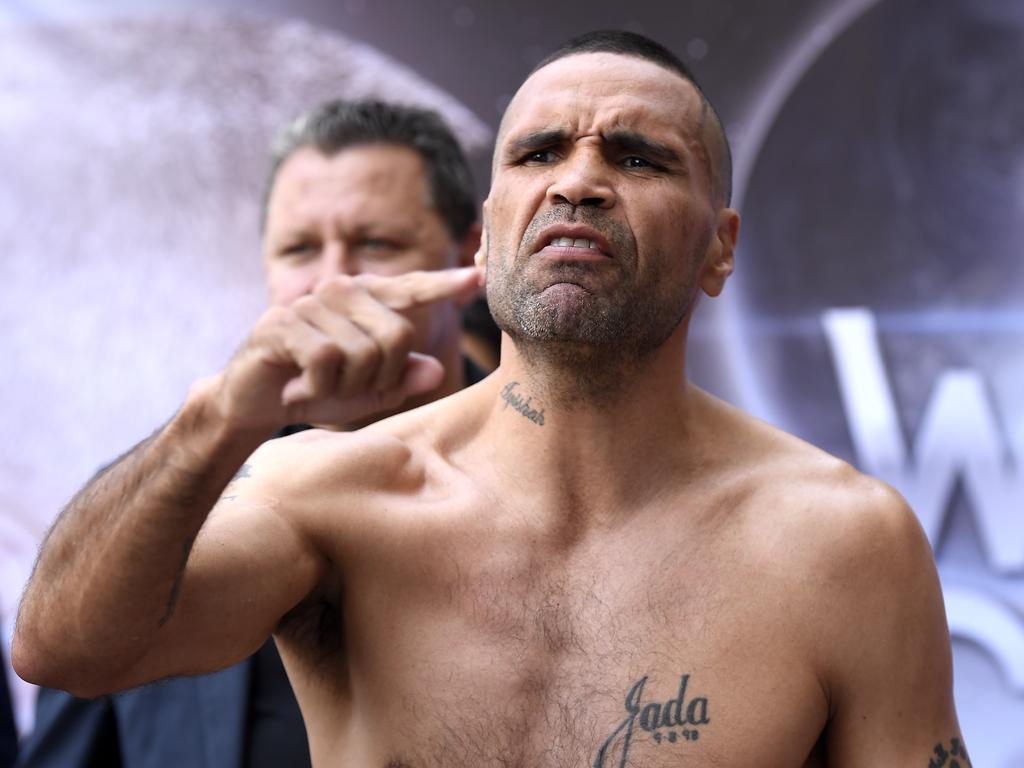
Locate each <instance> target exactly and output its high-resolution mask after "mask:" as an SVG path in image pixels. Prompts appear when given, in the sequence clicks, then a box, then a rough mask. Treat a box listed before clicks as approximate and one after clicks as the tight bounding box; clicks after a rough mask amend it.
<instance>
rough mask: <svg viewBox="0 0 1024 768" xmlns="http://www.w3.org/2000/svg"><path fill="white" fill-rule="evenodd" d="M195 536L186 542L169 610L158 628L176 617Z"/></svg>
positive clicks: (173, 585)
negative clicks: (175, 610)
mask: <svg viewBox="0 0 1024 768" xmlns="http://www.w3.org/2000/svg"><path fill="white" fill-rule="evenodd" d="M195 540H196V537H195V535H192V536H189V537H188V539H186V540H185V546H184V547H183V552H182V556H181V565H179V566H178V575H177V576H175V577H174V584H172V585H171V594H170V596H169V597H168V598H167V608H166V610H165V611H164V615H163V616H161V617H160V621H158V622H157V626H158V627H163V626H164V624H166V623H167V622H168V621H170V619H171V616H173V615H174V608H175V606H177V604H178V595H179V594H180V593H181V582H182V579H184V577H185V564H186V563H188V556H189V554H191V552H192V545H193V544H194V543H195Z"/></svg>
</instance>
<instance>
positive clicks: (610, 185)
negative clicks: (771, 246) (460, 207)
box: [486, 53, 716, 353]
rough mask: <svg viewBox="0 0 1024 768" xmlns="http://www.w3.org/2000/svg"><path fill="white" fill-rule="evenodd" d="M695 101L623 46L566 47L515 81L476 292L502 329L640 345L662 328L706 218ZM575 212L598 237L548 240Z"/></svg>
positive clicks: (693, 263)
mask: <svg viewBox="0 0 1024 768" xmlns="http://www.w3.org/2000/svg"><path fill="white" fill-rule="evenodd" d="M700 114H701V102H700V99H699V96H698V94H697V92H696V90H695V89H694V88H693V87H692V86H691V85H690V84H689V83H688V82H686V81H685V80H683V79H682V78H681V77H679V76H678V75H676V74H675V73H673V72H670V71H668V70H666V69H664V68H662V67H659V66H657V65H655V64H652V63H650V62H647V61H644V60H641V59H637V58H633V57H627V56H620V55H615V54H607V53H588V54H581V55H575V56H569V57H567V58H564V59H561V60H559V61H556V62H553V63H552V64H549V65H548V66H546V67H544V68H543V69H541V70H540V71H538V72H536V73H535V74H534V75H533V76H531V77H530V78H529V79H528V80H527V81H526V83H525V84H524V85H523V87H522V88H521V89H520V91H519V93H518V94H517V95H516V97H515V98H514V99H513V101H512V103H511V105H510V106H509V109H508V112H507V114H506V116H505V119H504V121H503V125H502V132H501V135H500V137H499V139H498V146H497V148H496V155H495V163H494V180H493V184H492V187H491V194H490V197H489V200H488V217H487V222H486V225H487V227H488V234H487V237H488V244H489V245H488V254H487V284H488V301H489V303H490V306H491V308H492V311H493V312H494V315H495V318H496V320H497V321H498V324H499V325H500V326H502V328H503V330H505V331H506V332H508V333H509V334H510V335H511V336H512V337H513V338H528V339H536V340H542V339H548V340H563V341H573V342H584V343H589V344H591V345H594V346H604V345H610V344H615V345H616V346H620V345H621V342H623V341H626V342H629V343H630V345H631V348H633V349H635V350H636V351H637V352H640V353H643V352H644V351H649V350H650V349H653V348H656V347H657V346H659V345H660V344H661V343H663V342H664V341H665V340H666V339H667V338H668V336H669V335H671V333H672V331H673V330H674V329H675V328H676V327H677V326H678V324H679V322H680V320H681V319H682V318H683V316H684V314H685V312H686V311H687V309H688V308H689V307H690V306H691V304H692V301H693V297H694V295H695V287H696V282H697V273H698V272H699V270H700V267H701V265H702V263H703V257H704V253H705V250H706V248H707V246H708V243H709V242H710V239H711V236H712V233H713V232H714V229H715V221H716V212H715V208H714V205H713V204H712V201H711V195H710V185H709V179H708V172H707V166H706V163H705V161H704V158H703V150H702V147H701V145H700V141H699V136H700V127H699V125H700V124H699V121H700ZM574 225H575V226H584V227H585V228H587V229H588V230H590V231H592V232H593V233H594V235H595V237H594V238H591V239H601V240H602V241H603V242H604V244H605V245H604V246H600V247H599V248H598V251H599V252H597V253H595V252H594V250H593V249H588V248H586V247H561V246H557V245H553V244H552V242H551V238H552V235H553V232H552V228H553V227H554V228H557V227H559V226H570V227H572V226H574ZM583 236H584V237H586V235H585V234H584V235H583ZM605 251H607V252H605Z"/></svg>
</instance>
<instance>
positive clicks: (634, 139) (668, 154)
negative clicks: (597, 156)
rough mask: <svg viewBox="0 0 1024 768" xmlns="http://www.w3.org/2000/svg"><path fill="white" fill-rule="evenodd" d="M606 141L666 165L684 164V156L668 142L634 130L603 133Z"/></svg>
mask: <svg viewBox="0 0 1024 768" xmlns="http://www.w3.org/2000/svg"><path fill="white" fill-rule="evenodd" d="M603 138H604V141H605V143H607V144H610V145H611V146H613V147H615V148H617V149H619V150H622V151H625V152H636V153H637V154H638V155H643V156H644V157H646V158H648V159H650V160H654V161H655V162H659V163H663V164H665V165H683V158H682V157H680V156H679V153H678V152H676V151H675V150H674V149H672V148H671V147H670V146H668V145H667V144H662V143H661V142H660V141H654V140H653V139H649V138H647V137H646V136H641V135H640V134H639V133H634V132H633V131H623V130H617V131H609V132H608V133H605V134H604V135H603Z"/></svg>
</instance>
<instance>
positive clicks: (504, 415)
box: [484, 329, 709, 507]
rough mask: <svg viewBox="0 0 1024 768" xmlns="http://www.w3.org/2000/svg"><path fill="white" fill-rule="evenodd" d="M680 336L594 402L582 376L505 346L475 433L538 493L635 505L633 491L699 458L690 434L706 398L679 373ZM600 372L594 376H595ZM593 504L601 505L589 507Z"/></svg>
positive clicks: (629, 369)
mask: <svg viewBox="0 0 1024 768" xmlns="http://www.w3.org/2000/svg"><path fill="white" fill-rule="evenodd" d="M684 345H685V329H681V331H680V334H679V335H678V336H677V335H676V334H674V335H673V338H672V339H670V340H669V341H668V342H666V344H665V345H663V347H662V348H660V349H659V350H658V351H657V352H656V353H655V354H653V355H651V356H650V357H649V358H648V359H646V360H641V361H636V362H635V363H630V364H628V365H626V366H625V367H624V368H623V369H622V370H621V373H622V376H623V377H624V378H623V379H622V380H620V381H618V382H617V383H615V386H614V387H612V386H610V382H603V384H602V386H603V389H602V391H601V393H600V394H599V396H592V395H593V393H592V392H589V391H587V389H586V387H585V386H582V387H581V389H580V390H579V392H577V393H574V392H573V391H572V390H571V389H570V387H571V386H573V385H574V383H575V382H578V381H580V380H582V379H584V378H585V377H586V376H587V371H585V370H584V371H565V370H562V369H560V368H559V367H558V366H556V365H552V364H550V361H547V362H545V361H540V362H539V361H538V360H537V358H536V356H524V355H521V354H519V353H518V351H517V350H516V349H515V348H514V347H513V346H512V345H511V344H510V343H508V342H507V340H506V345H505V347H503V349H502V364H501V366H500V367H499V368H498V370H497V372H496V373H495V374H494V375H493V376H492V378H491V380H492V381H494V382H495V384H494V386H493V387H490V388H489V390H490V393H491V394H490V396H491V397H494V398H495V399H494V402H493V404H492V406H491V411H490V416H489V417H488V419H487V423H486V425H485V426H484V431H485V432H487V431H490V430H493V432H492V434H491V436H490V444H491V446H492V450H493V452H494V458H495V459H496V460H497V463H499V464H500V466H509V467H515V471H516V473H517V474H519V475H520V476H522V477H530V478H531V483H532V484H533V485H534V487H535V489H536V490H537V492H538V494H539V495H540V496H544V495H550V494H554V495H558V494H563V493H564V494H568V495H570V496H572V497H573V498H578V499H584V500H585V499H588V498H590V499H593V500H595V501H596V503H598V504H600V505H606V504H607V505H610V506H612V507H614V506H615V505H616V504H618V503H619V502H620V501H621V502H626V501H627V500H629V499H635V498H636V495H637V487H638V485H640V486H642V485H644V484H645V483H646V481H647V480H648V479H653V478H654V477H655V476H657V475H659V474H661V473H664V472H667V471H671V472H674V473H678V472H681V471H682V472H685V471H686V467H687V466H689V465H693V466H696V465H697V464H698V463H699V462H700V461H701V455H702V453H701V452H702V446H701V445H694V444H693V443H692V442H691V441H689V440H688V438H687V435H688V434H692V433H693V432H694V431H695V427H694V422H695V419H697V418H699V417H700V414H701V412H702V411H703V410H704V406H705V405H706V404H707V403H708V401H709V398H708V397H707V396H706V395H704V394H703V393H701V392H700V391H699V390H698V389H696V388H695V387H693V386H691V385H689V384H688V383H687V381H686V376H685V370H684V365H685V346H684ZM603 373H604V372H601V371H595V372H594V374H595V375H598V374H603ZM597 500H600V501H597Z"/></svg>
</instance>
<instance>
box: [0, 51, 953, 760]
mask: <svg viewBox="0 0 1024 768" xmlns="http://www.w3.org/2000/svg"><path fill="white" fill-rule="evenodd" d="M728 190H729V181H728V154H727V147H726V145H725V138H724V135H723V134H722V131H721V126H720V123H719V122H718V119H717V117H716V116H715V114H714V112H713V111H712V110H711V108H710V106H709V105H708V103H707V101H706V100H705V99H704V97H703V96H702V95H701V93H700V92H699V91H698V90H697V88H696V86H695V85H694V83H693V81H692V79H691V78H690V77H689V76H688V75H687V74H686V73H685V69H684V68H683V66H682V65H681V64H680V63H679V62H678V60H676V59H675V58H674V57H672V56H671V54H669V53H668V52H667V51H665V50H664V49H662V48H661V47H660V46H657V45H656V44H653V43H651V42H650V41H648V40H646V39H645V38H641V37H638V36H634V35H630V34H626V33H598V34H596V35H592V36H584V37H583V38H579V39H577V40H576V41H573V42H572V43H570V44H568V45H567V46H566V47H565V48H563V49H561V50H560V51H558V52H556V53H555V54H553V56H552V57H549V59H548V60H546V62H545V63H544V64H543V65H542V66H540V67H539V68H538V69H537V70H536V71H535V72H534V73H533V74H532V75H531V76H530V77H529V78H528V79H527V81H526V82H525V83H524V85H523V86H522V88H521V89H520V90H519V92H518V93H517V95H516V96H515V98H514V99H513V100H512V103H511V104H510V105H509V108H508V111H507V113H506V115H505V117H504V120H503V122H502V126H501V130H500V132H499V138H498V145H497V148H496V153H495V161H494V176H493V185H492V188H491V193H490V196H489V198H488V202H487V205H486V210H485V214H486V215H485V239H486V240H487V244H486V245H485V246H484V247H483V248H482V250H481V252H480V254H479V261H480V263H481V264H482V266H483V268H484V269H485V270H486V284H487V293H488V299H489V302H490V304H491V307H492V310H493V311H494V313H495V316H496V319H497V321H498V323H499V325H500V326H501V327H502V330H503V331H504V334H505V336H504V345H503V348H502V356H501V366H500V368H499V369H498V371H497V372H496V373H494V374H492V375H491V376H490V377H489V378H487V379H486V380H484V381H483V382H481V383H480V384H477V385H476V386H474V387H471V388H470V389H467V390H464V391H463V392H462V393H459V394H456V395H453V396H451V397H449V398H447V399H444V400H441V401H438V402H436V403H433V404H431V405H428V406H425V407H424V408H421V409H418V410H416V411H412V412H407V413H405V414H402V415H399V416H396V417H394V418H392V419H388V420H385V421H383V422H378V423H377V424H375V425H373V426H371V427H368V428H367V429H364V430H361V431H359V432H356V433H350V434H334V433H325V432H317V433H304V434H300V435H297V436H294V437H292V438H287V439H284V440H277V441H273V442H271V443H268V444H266V445H264V446H262V447H260V448H259V450H258V451H256V453H255V454H253V455H252V457H251V458H249V459H248V461H247V462H246V471H245V472H244V473H243V474H244V478H239V479H236V480H235V481H234V482H230V480H231V478H232V476H233V475H234V474H235V473H236V472H237V470H238V468H239V467H240V466H241V465H242V464H243V462H244V461H246V457H247V456H248V455H249V453H250V452H251V451H253V450H254V449H255V448H256V446H257V445H259V443H260V442H261V441H262V440H263V439H264V438H265V437H266V435H267V434H268V433H269V432H270V431H271V430H272V429H273V427H274V425H276V424H278V423H280V422H283V421H296V420H311V421H323V420H324V419H327V418H334V419H341V420H350V419H351V418H353V416H354V415H355V414H360V413H364V412H366V411H368V410H369V409H372V408H375V407H380V406H386V405H389V404H391V403H392V402H394V400H396V399H397V398H399V397H400V396H401V395H402V394H403V392H405V391H409V390H410V389H413V390H415V389H418V388H419V387H422V386H426V385H427V384H428V383H430V382H431V381H432V380H433V379H434V378H436V376H437V375H438V373H437V370H436V367H435V366H433V365H432V364H431V363H430V362H429V361H424V360H423V359H419V358H417V359H414V360H410V359H409V357H408V355H407V354H406V349H407V347H406V346H403V345H401V344H397V343H395V341H394V340H393V339H392V337H391V336H390V335H387V334H382V333H378V332H377V331H375V330H372V329H376V328H386V327H388V325H387V323H386V322H384V320H385V319H386V318H389V317H391V316H392V314H394V312H395V311H396V310H402V309H405V308H406V307H408V306H410V305H413V304H418V303H422V302H430V301H432V300H434V299H437V298H439V297H440V296H442V295H448V294H451V293H453V292H457V291H459V290H460V289H462V288H463V287H464V286H463V285H462V283H461V282H460V281H461V280H462V279H463V278H462V276H461V275H460V274H459V273H452V272H440V273H435V274H432V275H431V274H420V275H417V276H415V278H412V279H410V278H397V279H395V280H384V279H380V280H373V281H367V282H364V283H359V282H356V281H353V284H352V285H351V286H350V287H346V288H344V289H340V288H339V289H332V291H330V292H319V293H318V294H317V295H316V296H315V297H314V298H312V299H310V300H309V301H308V302H304V303H303V304H302V305H301V306H300V307H299V308H298V309H296V310H295V311H294V312H291V313H283V314H281V315H280V317H278V318H274V319H273V322H268V323H267V324H266V325H265V326H263V327H261V328H258V329H257V330H256V331H255V333H254V334H253V336H252V338H251V339H250V340H249V342H248V343H247V345H246V346H245V347H244V348H243V349H242V351H241V352H240V353H239V354H238V355H237V356H236V357H235V358H234V359H233V360H232V361H231V363H230V364H229V365H228V367H227V368H226V369H225V371H224V372H222V373H221V374H219V375H217V376H215V377H213V378H211V379H209V380H205V381H202V382H200V383H198V384H197V385H196V386H195V387H194V388H193V390H192V391H191V392H190V393H189V396H188V398H187V399H186V401H185V404H184V405H183V406H182V408H181V410H180V411H179V412H178V414H177V415H175V416H174V417H173V418H172V420H171V421H170V423H169V424H168V426H167V427H166V428H165V429H164V430H163V431H162V432H161V433H159V434H157V435H156V436H155V437H154V438H152V439H151V440H150V441H148V442H147V443H145V444H143V445H142V446H141V447H140V448H138V449H136V450H135V451H134V452H133V453H132V454H130V455H129V456H128V457H127V458H126V459H125V460H124V461H123V462H122V463H121V464H120V465H118V466H117V467H115V468H114V469H112V470H111V471H110V472H109V473H107V474H106V475H105V476H103V477H101V478H100V479H99V480H98V481H97V482H95V483H93V484H92V485H91V486H89V487H87V488H86V489H84V490H83V491H82V492H81V493H80V494H79V496H78V497H76V499H75V500H74V501H73V502H72V504H71V506H70V508H69V510H68V511H67V512H66V513H65V515H64V517H63V519H62V520H61V522H60V523H59V524H58V525H57V526H56V527H55V528H54V530H53V532H52V533H51V535H50V538H49V540H48V541H47V543H46V545H45V546H44V548H43V550H42V552H41V555H40V559H39V563H38V565H37V568H36V572H35V575H34V577H33V580H32V582H31V584H30V586H29V588H28V591H27V592H26V596H25V599H24V602H23V605H22V609H21V615H20V618H19V623H18V628H17V632H18V634H17V637H16V641H15V647H14V653H15V660H14V661H15V666H16V668H17V669H18V671H19V673H20V674H22V675H23V676H25V677H26V678H29V679H32V680H36V681H39V682H43V683H46V684H49V685H60V686H66V687H68V688H70V689H72V690H75V691H78V692H81V693H83V694H87V695H94V694H97V693H101V692H103V691H108V690H112V689H118V688H126V687H129V686H132V685H136V684H138V683H140V682H142V681H144V680H152V679H155V678H159V677H162V676H166V675H175V674H182V673H192V672H202V671H207V670H211V669H216V668H218V667H221V666H224V665H226V664H230V663H232V662H234V661H236V660H237V659H240V658H242V657H243V656H245V655H246V654H247V653H250V652H252V651H253V650H254V649H255V648H257V647H258V646H259V645H260V643H262V642H263V640H264V639H265V638H266V637H267V635H268V634H269V633H271V632H274V633H275V634H276V638H277V641H278V644H279V646H280V648H281V652H282V656H283V658H284V660H285V665H286V667H287V669H288V672H289V675H290V677H291V680H292V683H293V685H294V687H295V689H296V693H297V695H298V698H299V702H300V705H301V707H302V710H303V713H304V717H305V719H306V723H307V729H308V731H309V734H310V743H311V750H312V756H313V761H314V764H315V765H318V766H358V767H359V768H362V767H363V766H367V767H377V768H385V767H386V766H391V768H397V767H399V766H407V767H408V768H426V767H427V766H446V767H449V768H461V767H462V766H474V767H478V766H488V767H489V766H517V767H518V766H523V767H524V768H526V767H530V768H533V767H534V766H538V767H539V766H574V767H577V766H595V767H597V768H610V767H611V766H615V767H616V768H621V767H622V766H626V765H633V766H645V767H654V768H656V767H658V766H666V767H667V766H683V765H693V766H759V768H760V767H763V766H779V767H780V768H781V767H783V766H785V767H787V768H799V767H800V766H833V767H842V768H868V767H869V766H870V767H871V768H877V767H878V766H891V767H892V768H906V767H907V766H921V768H925V766H931V765H935V766H953V765H960V766H964V765H968V764H969V763H968V761H967V758H966V755H965V753H964V750H963V745H962V742H961V739H960V733H959V727H958V725H957V719H956V713H955V710H954V706H953V700H952V695H951V664H950V646H949V638H948V632H947V629H946V623H945V617H944V615H943V607H942V599H941V595H940V592H939V586H938V581H937V578H936V574H935V569H934V565H933V562H932V558H931V554H930V550H929V547H928V544H927V542H926V540H925V538H924V536H923V534H922V532H921V530H920V528H919V526H918V524H917V522H916V520H915V518H914V515H913V513H912V512H911V511H910V510H909V509H908V508H907V507H906V505H905V503H904V502H903V501H902V500H901V499H900V498H899V496H897V495H896V494H895V493H894V492H893V491H892V490H891V489H889V488H887V487H885V486H883V485H882V484H880V483H878V482H877V481H874V480H871V479H869V478H866V477H864V476H862V475H859V474H858V473H857V472H855V471H854V470H853V469H852V468H850V467H849V466H847V465H845V464H843V463H841V462H839V461H838V460H836V459H834V458H831V457H829V456H827V455H825V454H823V453H821V452H819V451H818V450H816V449H814V448H812V447H810V446H808V445H806V444H804V443H802V442H801V441H799V440H797V439H795V438H793V437H790V436H788V435H785V434H783V433H781V432H779V431H777V430H775V429H773V428H772V427H770V426H768V425H765V424H762V423H760V422H758V421H755V420H754V419H752V418H750V417H748V416H746V415H744V414H742V413H740V412H738V411H736V410H734V409H733V408H731V407H729V406H728V405H726V404H724V403H722V402H720V401H718V400H716V399H715V398H713V397H711V396H710V395H708V394H706V393H704V392H701V391H700V390H698V389H697V388H695V387H694V386H692V385H690V384H689V383H687V381H686V380H685V375H684V360H685V349H686V334H687V327H688V323H689V320H690V317H691V314H692V311H693V308H694V305H695V303H696V301H697V298H698V296H699V295H700V294H701V293H704V294H707V295H709V296H714V295H717V294H718V293H719V292H720V291H721V290H722V288H723V284H724V282H725V280H726V278H727V277H728V275H729V274H730V272H731V271H732V266H733V249H734V247H735V243H736V238H737V233H738V230H739V218H738V216H737V214H736V213H735V211H733V210H731V209H730V208H729V207H728V199H729V198H728V194H729V191H728ZM395 317H396V318H397V315H395ZM395 322H396V323H397V319H396V320H395ZM367 336H371V337H372V338H370V339H369V340H367ZM225 486H227V490H226V491H225V490H224V489H225ZM218 497H220V500H219V501H218ZM211 507H212V511H210V508H211ZM83 553H88V554H89V556H88V557H86V556H83Z"/></svg>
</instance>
